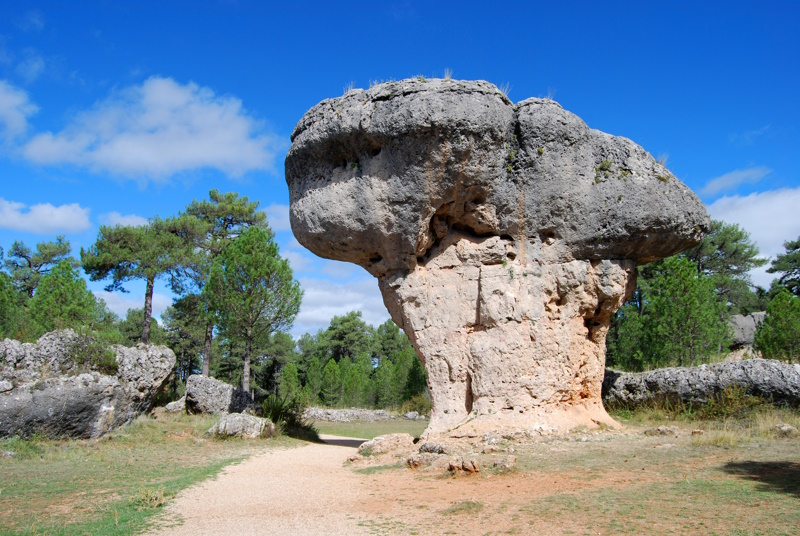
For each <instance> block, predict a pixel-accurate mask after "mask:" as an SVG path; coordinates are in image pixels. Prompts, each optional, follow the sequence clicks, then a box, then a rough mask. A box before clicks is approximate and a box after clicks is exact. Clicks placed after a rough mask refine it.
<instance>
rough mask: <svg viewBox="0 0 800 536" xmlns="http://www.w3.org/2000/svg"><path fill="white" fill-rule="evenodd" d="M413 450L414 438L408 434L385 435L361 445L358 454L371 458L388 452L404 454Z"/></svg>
mask: <svg viewBox="0 0 800 536" xmlns="http://www.w3.org/2000/svg"><path fill="white" fill-rule="evenodd" d="M413 448H414V438H413V437H411V435H409V434H387V435H382V436H378V437H375V438H373V439H370V440H369V441H365V442H364V443H361V445H360V446H359V447H358V453H359V454H361V455H362V456H373V455H378V454H386V453H389V452H405V451H410V450H412V449H413Z"/></svg>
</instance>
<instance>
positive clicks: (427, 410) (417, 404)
mask: <svg viewBox="0 0 800 536" xmlns="http://www.w3.org/2000/svg"><path fill="white" fill-rule="evenodd" d="M409 411H416V412H417V413H419V414H420V415H425V416H428V415H430V414H431V400H430V398H428V396H427V395H425V394H419V395H415V396H412V397H411V398H410V399H408V400H406V401H405V402H403V405H401V406H400V412H401V413H408V412H409Z"/></svg>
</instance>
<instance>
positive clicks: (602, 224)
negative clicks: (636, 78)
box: [286, 80, 709, 435]
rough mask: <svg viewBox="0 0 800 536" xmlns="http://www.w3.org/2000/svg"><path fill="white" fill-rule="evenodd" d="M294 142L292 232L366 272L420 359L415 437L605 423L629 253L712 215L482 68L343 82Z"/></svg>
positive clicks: (675, 238)
mask: <svg viewBox="0 0 800 536" xmlns="http://www.w3.org/2000/svg"><path fill="white" fill-rule="evenodd" d="M292 141H293V144H292V147H291V149H290V151H289V154H288V156H287V158H286V180H287V183H288V185H289V194H290V201H291V211H290V215H291V222H292V230H293V232H294V234H295V236H296V237H297V239H298V241H300V243H301V244H303V245H305V246H306V247H308V248H309V249H310V250H311V251H313V252H314V253H316V254H318V255H320V256H322V257H326V258H331V259H338V260H345V261H350V262H354V263H357V264H359V265H361V266H363V267H364V268H365V269H367V270H368V271H369V272H370V273H371V274H373V275H374V276H375V277H377V278H378V280H379V282H380V288H381V292H382V293H383V297H384V302H385V303H386V306H387V307H388V309H389V311H390V313H391V315H392V319H393V320H394V321H395V322H396V323H397V324H398V325H399V326H400V327H401V328H402V329H403V330H404V331H405V332H406V334H407V335H408V336H409V338H410V339H411V341H412V343H413V344H414V346H415V348H416V349H417V353H418V355H419V357H420V359H421V360H422V361H423V363H424V365H425V368H426V370H427V372H428V386H429V388H430V393H431V398H432V402H433V411H432V416H431V423H430V426H429V428H428V431H427V433H428V434H429V435H430V434H438V433H445V432H448V433H449V434H451V435H472V434H479V433H482V432H485V431H490V430H492V431H493V430H501V429H506V428H513V429H517V430H519V429H521V428H535V427H543V428H548V429H549V428H556V429H559V430H564V429H569V428H572V427H575V426H579V425H586V426H596V425H598V424H601V423H605V424H613V421H612V420H611V419H610V418H609V417H608V415H607V414H606V412H605V410H604V409H603V407H602V404H601V398H600V394H601V385H602V380H603V371H604V365H605V336H606V331H607V329H608V326H609V322H610V318H611V315H612V314H613V313H614V312H615V311H616V310H617V309H618V308H619V307H620V306H621V305H622V303H623V302H624V301H625V299H626V298H627V296H628V295H629V293H630V292H631V291H632V289H633V287H634V284H635V281H634V278H635V267H636V265H637V264H642V263H645V262H650V261H652V260H656V259H660V258H663V257H665V256H669V255H672V254H675V253H677V252H679V251H681V250H683V249H687V248H689V247H691V246H693V245H694V244H696V243H697V242H698V241H699V239H700V238H701V237H702V236H703V233H704V232H705V231H706V230H707V228H708V226H709V220H708V216H707V214H706V212H705V208H704V207H703V205H702V203H701V202H700V201H699V200H698V199H697V198H696V197H695V196H694V194H692V192H691V191H690V190H689V189H688V188H686V186H685V185H683V184H682V183H681V182H680V181H679V180H678V179H676V178H675V177H674V176H673V175H672V174H671V173H670V172H669V170H667V169H666V168H665V167H664V166H663V165H662V164H661V163H659V162H656V161H655V160H654V159H653V158H652V156H650V155H649V154H648V153H647V152H645V151H644V149H642V148H641V147H639V146H638V145H636V144H635V143H633V142H632V141H630V140H628V139H625V138H619V137H614V136H610V135H608V134H605V133H602V132H599V131H597V130H592V129H590V128H588V127H587V126H586V124H585V123H583V121H581V120H580V118H578V117H577V116H575V115H574V114H571V113H569V112H567V111H565V110H563V109H562V108H561V106H559V105H558V104H557V103H555V102H553V101H551V100H546V99H528V100H525V101H522V102H520V103H518V104H516V105H515V104H513V103H511V101H509V100H508V98H507V97H506V96H505V95H504V94H503V93H501V92H500V91H499V90H498V89H497V88H496V87H495V86H493V85H491V84H489V83H486V82H463V81H450V80H427V81H419V80H404V81H400V82H392V83H387V84H381V85H378V86H375V87H373V88H370V89H369V90H366V91H364V90H354V91H350V92H348V93H347V94H346V95H344V96H343V97H340V98H336V99H330V100H326V101H323V102H322V103H320V104H318V105H317V106H315V107H314V108H312V109H311V110H310V111H309V112H308V113H306V115H305V116H304V117H303V118H302V119H301V120H300V122H299V123H298V125H297V127H296V128H295V131H294V133H293V134H292Z"/></svg>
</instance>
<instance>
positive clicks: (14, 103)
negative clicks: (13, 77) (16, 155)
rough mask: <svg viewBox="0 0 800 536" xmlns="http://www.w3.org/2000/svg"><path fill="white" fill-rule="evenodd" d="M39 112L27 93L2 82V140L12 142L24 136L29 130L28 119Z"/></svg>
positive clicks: (0, 125) (0, 97)
mask: <svg viewBox="0 0 800 536" xmlns="http://www.w3.org/2000/svg"><path fill="white" fill-rule="evenodd" d="M38 110H39V108H37V107H36V105H35V104H33V103H31V102H30V101H29V100H28V94H27V93H25V91H23V90H21V89H19V88H17V87H14V86H12V85H11V84H9V83H8V82H6V81H5V80H0V139H5V140H6V141H10V140H12V139H14V138H17V137H19V136H22V135H24V134H25V132H26V131H27V130H28V117H30V116H31V115H33V114H35V113H36V112H37V111H38Z"/></svg>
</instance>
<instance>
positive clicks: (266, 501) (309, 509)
mask: <svg viewBox="0 0 800 536" xmlns="http://www.w3.org/2000/svg"><path fill="white" fill-rule="evenodd" d="M320 437H321V438H322V439H323V441H326V444H314V443H309V444H307V445H304V446H302V447H298V448H290V449H276V450H270V451H267V452H265V453H263V454H259V455H257V456H254V457H252V458H249V459H248V460H246V461H244V462H242V463H240V464H237V465H234V466H231V467H227V468H226V469H224V470H223V471H222V472H221V473H220V474H219V475H218V476H217V478H216V479H213V480H207V481H204V482H201V483H199V484H197V485H195V486H192V487H190V488H188V489H186V490H184V491H182V492H181V493H179V494H178V496H177V498H176V499H175V500H174V501H173V502H172V503H170V505H169V506H167V507H166V508H165V511H164V514H163V515H162V516H160V520H159V521H158V522H157V523H158V524H159V525H160V526H159V527H158V528H156V529H154V530H152V531H151V532H149V533H148V534H151V535H154V536H172V535H183V534H186V535H189V534H191V535H212V534H213V535H226V534H236V535H240V536H245V535H262V534H263V535H268V534H298V535H317V534H320V535H321V534H348V535H349V534H368V533H369V531H368V529H366V528H364V527H361V526H359V522H361V521H364V520H365V519H366V516H365V515H364V514H357V513H356V512H359V511H362V512H363V510H362V509H361V508H359V503H362V502H363V500H364V499H365V498H366V497H367V496H368V494H369V493H370V490H369V489H368V488H367V487H366V486H365V481H364V479H363V478H361V479H360V478H358V475H356V474H354V473H353V471H352V470H350V469H347V468H345V467H343V465H342V464H343V463H344V462H345V461H346V460H347V458H348V457H349V456H351V455H353V454H354V453H355V452H356V447H357V446H358V445H359V444H360V443H361V442H362V441H363V440H359V439H352V438H342V437H336V436H326V435H321V436H320ZM178 520H180V521H182V524H177V522H178Z"/></svg>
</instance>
